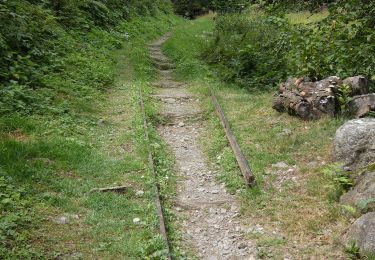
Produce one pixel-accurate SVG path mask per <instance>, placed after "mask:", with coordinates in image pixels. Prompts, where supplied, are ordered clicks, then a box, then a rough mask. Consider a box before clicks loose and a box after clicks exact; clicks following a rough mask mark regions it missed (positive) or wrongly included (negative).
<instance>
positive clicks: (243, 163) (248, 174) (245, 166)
mask: <svg viewBox="0 0 375 260" xmlns="http://www.w3.org/2000/svg"><path fill="white" fill-rule="evenodd" d="M210 91H211V99H212V103H213V104H214V107H215V111H216V114H217V115H218V117H219V118H220V122H221V124H222V126H223V128H224V131H225V135H226V137H227V139H228V141H229V144H230V146H231V148H232V150H233V153H234V155H235V157H236V160H237V163H238V166H239V167H240V170H241V172H242V175H243V178H244V180H245V184H246V185H247V186H249V187H252V186H254V185H255V178H254V175H253V172H252V170H251V168H250V165H249V162H248V161H247V159H246V157H245V155H244V154H243V152H242V151H241V147H240V146H239V144H238V143H237V140H236V137H235V136H234V134H233V131H232V129H231V128H230V125H229V122H228V120H227V119H226V117H225V114H224V112H223V109H222V108H221V106H220V103H219V101H218V100H217V98H216V95H215V94H214V92H213V90H212V89H210Z"/></svg>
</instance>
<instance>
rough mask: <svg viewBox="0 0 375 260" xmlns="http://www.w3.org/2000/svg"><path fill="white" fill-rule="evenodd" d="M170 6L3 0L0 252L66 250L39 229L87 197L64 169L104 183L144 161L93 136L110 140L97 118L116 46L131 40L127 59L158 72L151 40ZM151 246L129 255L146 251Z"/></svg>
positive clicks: (150, 0) (123, 0) (161, 0)
mask: <svg viewBox="0 0 375 260" xmlns="http://www.w3.org/2000/svg"><path fill="white" fill-rule="evenodd" d="M171 14H172V5H171V3H170V2H169V1H166V0H143V1H139V0H130V1H129V0H108V1H107V0H101V1H94V0H82V1H76V0H12V1H9V0H8V1H6V0H0V25H1V26H0V259H45V258H46V259H54V258H60V257H63V256H60V255H59V253H60V252H56V249H55V246H49V244H48V243H47V242H46V241H45V240H43V238H42V237H43V235H44V234H43V235H41V233H45V230H44V231H42V230H43V225H42V223H43V224H45V222H49V221H50V220H51V219H52V216H54V215H55V214H58V212H60V211H64V210H66V208H65V209H62V208H63V206H64V205H72V204H74V203H76V201H77V200H76V198H77V197H78V196H79V195H78V194H74V191H73V190H75V188H74V185H72V184H71V183H69V180H67V179H68V178H65V177H66V176H65V177H64V173H65V172H71V171H75V174H77V175H79V174H82V175H80V176H81V177H82V176H83V175H85V174H86V176H87V177H88V178H87V179H89V181H93V180H94V181H95V180H96V181H98V182H99V183H100V184H103V183H104V182H105V181H104V182H103V179H101V178H104V179H105V178H111V176H112V177H113V176H114V173H115V172H120V173H118V174H119V175H121V176H122V177H121V178H123V176H124V171H126V169H127V168H126V167H133V166H132V165H134V164H136V162H135V160H129V159H128V158H126V159H125V157H121V159H123V160H124V161H126V163H124V161H123V160H118V161H116V160H113V158H110V159H109V157H108V158H107V157H106V156H107V153H105V155H103V154H101V153H100V151H98V150H97V149H96V148H97V147H94V145H92V144H91V143H90V141H88V140H90V139H89V138H90V137H91V136H94V135H97V136H100V138H103V132H100V131H98V128H99V126H102V125H103V124H98V123H97V122H98V120H99V118H97V117H98V111H100V109H101V107H102V106H103V103H105V101H104V98H106V97H107V94H108V93H107V91H106V90H108V89H110V88H113V87H114V85H115V83H117V82H114V81H115V74H118V72H117V71H116V69H117V67H116V61H117V59H118V58H117V57H114V54H115V53H117V49H120V48H121V47H122V46H124V47H128V46H131V48H130V49H131V51H129V52H130V54H129V55H127V57H126V58H127V59H133V60H137V61H138V64H141V65H139V66H143V68H135V69H134V70H140V71H141V70H145V71H147V73H148V74H151V70H150V68H149V67H147V66H146V65H147V62H148V59H147V53H146V52H145V47H144V46H145V41H149V40H151V39H154V38H155V37H157V36H159V35H160V34H161V33H162V32H165V30H167V28H169V26H170V25H171V23H172V21H173V19H175V17H174V16H172V15H171ZM125 49H126V48H125ZM132 56H134V57H136V58H132ZM129 63H130V62H129ZM144 64H146V65H144ZM139 74H141V73H139ZM117 76H118V75H117ZM137 76H138V77H140V76H139V75H138V74H137ZM124 77H125V78H126V77H128V76H127V75H125V76H124ZM122 109H123V108H122ZM126 109H127V108H126ZM125 112H126V111H125ZM125 112H124V113H125ZM94 128H95V130H94ZM103 128H104V126H103ZM111 131H113V129H112V125H111ZM122 132H123V131H122ZM104 136H105V135H104ZM97 139H99V137H98V138H96V140H95V141H96V144H98V143H99V142H98V140H97ZM111 140H112V138H111ZM99 146H100V145H99ZM127 161H129V165H128V163H127ZM90 167H92V169H90ZM96 171H98V172H100V176H99V175H98V176H96V177H95V176H93V174H95V172H96ZM106 171H107V172H106ZM109 173H110V174H109ZM71 180H73V179H71ZM74 184H76V185H79V186H80V187H82V186H85V185H82V182H81V180H80V181H78V182H77V181H76V180H74ZM64 185H66V186H65V187H67V188H62V187H63V186H64ZM97 185H98V184H95V186H97ZM78 190H80V189H77V191H78ZM71 196H72V198H74V199H72V200H70V197H71ZM73 200H74V203H73V202H72V201H73ZM127 202H128V201H127V198H125V197H122V198H121V199H116V205H121V203H127ZM129 203H130V204H131V202H129ZM137 203H138V202H137ZM142 206H143V204H140V205H139V207H142ZM126 207H128V208H129V206H121V207H119V208H126ZM146 208H147V207H146ZM101 210H102V209H101ZM149 210H150V209H149ZM151 210H152V209H151ZM52 211H53V212H52ZM112 211H113V212H116V210H112ZM129 211H130V210H129ZM130 212H131V211H130ZM123 213H124V212H122V214H123ZM114 214H116V213H114ZM98 215H100V214H98ZM148 215H150V218H151V217H152V214H148ZM122 216H124V215H122ZM106 226H110V225H106ZM39 232H40V233H39ZM48 232H51V233H53V230H51V228H49V229H48V230H47V232H46V233H48ZM62 232H63V231H62ZM103 232H104V231H103ZM150 233H151V231H147V232H143V233H142V235H143V236H144V237H146V238H144V239H145V240H147V238H148V237H149V236H150ZM121 234H123V230H121ZM45 235H48V234H45ZM49 235H50V234H49ZM127 235H128V234H127ZM77 237H78V236H77ZM51 239H52V240H51V241H53V238H51ZM77 239H78V238H77ZM124 240H126V239H124ZM122 242H123V241H122ZM85 243H86V241H85ZM145 244H146V243H140V245H139V247H138V248H135V249H133V250H132V252H131V253H129V254H138V256H140V255H142V253H141V251H142V250H143V249H144V248H147V246H150V245H145ZM151 246H153V244H151ZM45 248H48V250H46V249H45ZM124 248H125V249H126V247H124ZM158 249H159V248H158V247H153V250H158ZM92 250H93V251H95V250H96V249H92ZM128 251H129V250H128ZM150 251H152V250H151V249H150ZM153 252H154V251H152V252H151V253H153ZM151 253H150V254H151ZM63 258H64V257H63ZM89 258H90V257H89Z"/></svg>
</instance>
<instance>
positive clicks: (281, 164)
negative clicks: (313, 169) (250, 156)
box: [272, 162, 289, 168]
mask: <svg viewBox="0 0 375 260" xmlns="http://www.w3.org/2000/svg"><path fill="white" fill-rule="evenodd" d="M272 167H273V168H289V165H288V164H286V163H285V162H278V163H275V164H272Z"/></svg>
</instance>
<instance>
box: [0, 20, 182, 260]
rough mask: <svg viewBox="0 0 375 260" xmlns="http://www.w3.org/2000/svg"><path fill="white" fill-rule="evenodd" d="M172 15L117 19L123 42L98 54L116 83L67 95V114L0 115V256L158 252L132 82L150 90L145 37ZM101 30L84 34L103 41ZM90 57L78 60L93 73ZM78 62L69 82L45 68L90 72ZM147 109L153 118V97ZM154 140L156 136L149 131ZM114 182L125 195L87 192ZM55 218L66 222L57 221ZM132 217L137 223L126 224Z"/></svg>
mask: <svg viewBox="0 0 375 260" xmlns="http://www.w3.org/2000/svg"><path fill="white" fill-rule="evenodd" d="M177 21H178V19H177V18H174V17H172V16H169V17H168V16H166V15H164V16H159V17H157V18H139V19H136V20H133V21H132V22H131V23H126V24H123V25H121V27H122V28H123V29H126V30H127V31H128V32H129V35H130V37H131V38H129V40H128V41H127V42H125V43H124V47H123V48H122V49H120V50H117V51H116V50H114V49H109V50H106V49H101V50H100V51H101V54H100V55H101V56H100V57H107V58H110V59H111V60H112V61H111V60H110V63H108V65H107V64H103V66H104V67H103V68H101V69H102V70H105V71H109V72H110V76H111V75H112V76H114V77H115V81H114V83H113V84H110V85H109V86H107V88H106V90H105V91H104V90H103V91H100V92H95V91H92V90H88V91H89V92H90V93H91V92H93V93H94V94H93V95H91V97H95V98H92V99H90V100H89V102H83V101H82V102H79V100H78V99H77V100H72V101H74V106H76V108H77V109H74V111H75V112H74V113H70V112H69V113H65V114H62V115H61V114H58V115H54V114H46V115H34V116H30V117H25V116H20V115H16V114H12V115H9V116H7V117H2V118H1V119H0V174H1V176H4V177H3V178H1V179H0V187H1V192H0V194H1V197H0V198H1V201H2V203H1V207H0V209H1V213H0V216H1V220H0V223H1V228H0V258H3V259H8V258H12V259H13V258H22V259H28V258H38V259H39V258H40V259H43V258H48V259H50V258H56V257H60V258H84V259H93V258H95V259H119V258H126V259H139V258H147V257H155V258H164V256H165V247H164V244H163V241H162V240H161V238H160V236H159V234H158V233H159V231H158V219H157V215H156V211H155V208H154V200H153V198H154V191H153V183H154V180H153V177H152V175H151V173H150V172H149V170H148V166H147V154H146V146H147V145H148V144H146V143H145V141H144V138H143V127H142V126H143V118H142V116H141V114H140V111H139V107H138V98H139V89H143V90H144V91H145V93H146V94H147V93H150V87H149V86H148V84H149V82H150V81H151V80H152V78H153V75H154V72H153V68H152V65H151V62H150V60H149V57H148V55H147V49H146V43H147V42H149V41H151V40H153V39H155V38H157V37H158V36H159V35H161V34H162V33H164V32H165V31H167V30H168V29H169V28H171V26H173V25H174V24H176V22H177ZM102 36H103V35H101V34H98V35H96V36H95V35H92V37H93V39H91V40H96V41H97V42H98V44H103V42H101V41H100V39H101V37H102ZM95 37H97V38H95ZM99 47H100V46H99V45H98V48H99ZM109 56H110V57H109ZM96 58H97V57H96V56H90V57H86V59H87V61H88V62H91V63H92V67H91V70H93V71H96V70H95V68H96V66H100V64H98V62H97V60H96ZM71 59H74V57H71ZM78 59H79V60H80V58H79V57H78ZM115 60H116V61H117V62H116V63H115V62H113V61H115ZM84 64H85V63H82V62H77V63H74V62H73V63H72V66H71V68H70V69H69V70H68V71H67V73H66V75H65V74H63V75H62V76H64V77H65V76H69V75H70V76H69V77H70V78H69V80H68V81H64V79H63V78H61V77H60V78H59V75H53V77H54V80H55V82H57V81H58V80H60V82H59V84H64V82H67V84H71V82H74V81H75V80H77V81H79V80H81V77H82V78H84V76H85V74H86V73H88V71H87V70H86V69H87V67H85V65H84ZM111 64H112V65H111ZM81 66H84V67H82V68H81ZM78 74H79V76H77V75H78ZM91 74H92V73H91V72H90V75H91ZM90 82H91V81H90ZM90 82H87V83H86V84H90ZM92 82H95V79H92ZM84 84H85V83H84ZM90 87H93V86H91V85H86V86H85V89H89V88H90ZM79 93H80V92H79ZM82 93H83V92H82ZM69 95H71V93H70V94H69ZM67 97H68V96H67ZM146 97H147V95H146ZM70 100H71V98H69V99H67V100H66V101H65V102H70ZM75 101H78V102H75ZM90 103H91V104H90ZM69 105H71V103H69ZM87 105H89V106H88V107H89V109H86V107H87ZM147 113H148V116H149V117H150V118H153V117H154V108H152V104H150V105H148V107H147ZM152 142H153V144H154V145H158V144H159V142H160V140H158V139H156V138H155V137H153V139H152ZM155 150H156V149H155ZM162 153H163V150H162V149H161V150H158V154H156V158H157V160H158V170H159V171H162V170H163V172H166V173H165V174H163V175H162V177H161V178H163V177H164V178H166V180H165V181H164V182H163V185H162V193H163V196H164V197H163V198H164V200H165V201H166V200H167V199H168V198H169V197H168V196H167V195H165V194H173V193H172V192H170V191H171V190H173V182H174V179H173V176H171V178H168V177H167V174H171V172H170V171H169V172H167V171H166V170H165V169H166V168H168V167H170V165H171V159H165V160H161V159H160V158H165V156H164V154H162ZM116 185H126V186H129V189H128V192H127V193H126V194H116V193H98V192H93V193H92V192H90V191H91V189H93V188H100V187H108V186H116ZM139 191H143V192H144V194H143V195H140V193H139ZM11 192H13V193H11ZM137 192H138V193H137ZM5 199H6V200H5ZM166 203H167V201H166ZM62 217H64V218H66V219H68V223H66V224H59V223H58V222H59V221H61V219H62ZM134 218H140V220H141V221H140V223H139V224H135V223H133V219H134ZM170 218H172V217H171V216H170Z"/></svg>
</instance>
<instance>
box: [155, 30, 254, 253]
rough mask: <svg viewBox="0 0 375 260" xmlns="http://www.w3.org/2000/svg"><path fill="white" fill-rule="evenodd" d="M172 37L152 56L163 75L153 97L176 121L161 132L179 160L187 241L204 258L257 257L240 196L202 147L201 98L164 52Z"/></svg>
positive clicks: (181, 209)
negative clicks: (242, 214)
mask: <svg viewBox="0 0 375 260" xmlns="http://www.w3.org/2000/svg"><path fill="white" fill-rule="evenodd" d="M168 37H169V36H168V35H166V36H164V37H162V38H161V39H160V40H158V41H157V42H155V43H153V44H152V45H151V46H150V54H151V57H152V59H153V61H154V64H155V66H156V67H157V68H158V69H159V71H160V79H159V81H157V82H156V83H155V84H154V85H155V86H156V87H158V91H157V94H155V95H154V97H155V98H156V99H158V100H159V101H160V102H161V107H162V114H163V116H165V117H168V118H169V119H170V122H171V123H170V124H167V125H161V126H159V127H158V131H159V134H160V135H161V136H162V137H163V138H164V140H165V141H166V143H167V144H168V145H169V147H170V149H171V151H172V152H173V153H174V155H175V158H176V169H177V174H178V177H179V180H178V185H177V189H178V190H177V201H176V203H175V205H176V207H175V211H176V214H177V216H178V218H179V219H180V220H181V223H180V224H181V229H182V230H181V231H182V232H183V243H184V244H185V246H186V247H188V248H191V249H192V250H193V251H194V252H195V253H196V255H197V257H198V258H199V259H212V260H213V259H255V257H254V256H253V255H254V254H255V253H254V252H255V251H256V250H255V246H254V245H253V244H252V243H251V242H250V241H247V240H245V239H244V234H243V230H244V228H243V227H242V226H241V224H240V220H239V208H238V206H237V203H236V200H235V197H234V196H232V195H230V194H229V193H227V191H226V190H225V187H224V185H223V184H221V183H218V182H217V181H216V179H215V172H214V171H213V170H212V169H210V167H209V166H208V164H207V162H206V161H205V157H204V154H203V152H202V150H201V147H200V145H199V142H198V140H199V138H200V136H201V135H202V133H203V132H204V131H206V129H205V126H204V125H205V122H204V121H203V119H202V117H201V114H202V110H201V108H200V107H199V100H198V99H197V97H196V96H194V95H193V94H191V93H190V91H189V89H188V87H187V86H185V85H184V84H182V83H180V82H176V81H174V80H173V79H172V76H171V73H172V69H173V65H172V64H171V63H170V61H169V60H168V58H167V57H165V56H164V55H163V54H162V52H161V48H160V47H161V45H162V44H163V43H164V42H165V41H166V40H167V39H168Z"/></svg>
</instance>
